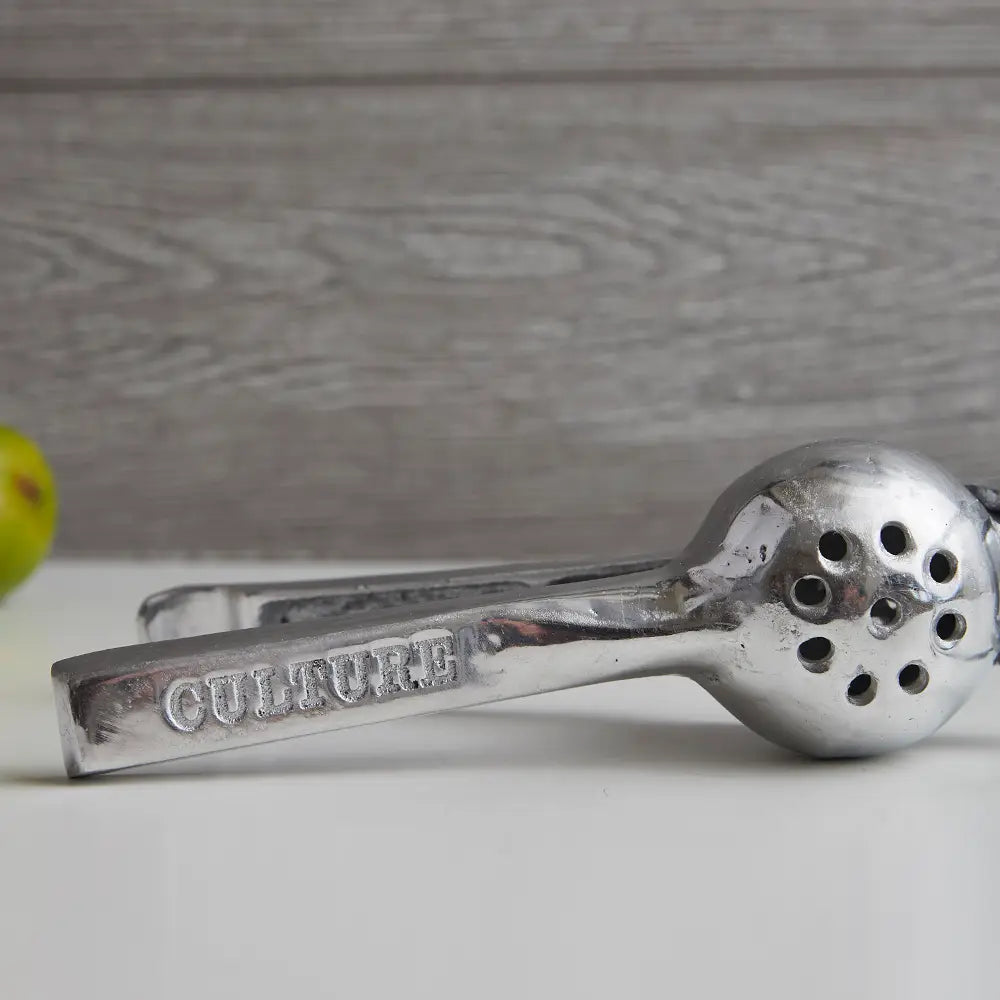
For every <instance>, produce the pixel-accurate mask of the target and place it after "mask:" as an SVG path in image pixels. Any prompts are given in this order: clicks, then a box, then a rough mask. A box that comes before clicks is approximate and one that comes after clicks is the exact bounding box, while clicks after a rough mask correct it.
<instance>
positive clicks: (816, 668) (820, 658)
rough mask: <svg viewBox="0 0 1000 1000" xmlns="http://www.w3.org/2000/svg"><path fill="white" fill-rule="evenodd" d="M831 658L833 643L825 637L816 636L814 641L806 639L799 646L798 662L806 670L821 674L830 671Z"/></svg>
mask: <svg viewBox="0 0 1000 1000" xmlns="http://www.w3.org/2000/svg"><path fill="white" fill-rule="evenodd" d="M832 657H833V643H832V642H830V640H829V639H827V638H826V637H825V636H822V635H818V636H816V637H815V638H814V639H806V641H805V642H803V643H802V644H801V645H800V646H799V660H800V661H801V663H802V666H804V667H805V668H806V670H808V671H810V672H811V673H814V674H821V673H823V672H824V671H827V670H829V669H830V660H831V659H832Z"/></svg>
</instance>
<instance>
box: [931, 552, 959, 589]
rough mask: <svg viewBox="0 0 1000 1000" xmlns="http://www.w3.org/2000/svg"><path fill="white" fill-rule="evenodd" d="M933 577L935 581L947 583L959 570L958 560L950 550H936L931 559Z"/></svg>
mask: <svg viewBox="0 0 1000 1000" xmlns="http://www.w3.org/2000/svg"><path fill="white" fill-rule="evenodd" d="M929 569H930V574H931V579H932V580H933V581H934V582H935V583H947V582H948V581H949V580H953V579H954V578H955V574H956V573H957V572H958V561H957V560H956V559H955V557H954V556H953V555H952V554H951V553H950V552H935V553H934V555H932V556H931V561H930V566H929Z"/></svg>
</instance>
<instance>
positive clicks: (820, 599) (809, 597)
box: [792, 576, 830, 608]
mask: <svg viewBox="0 0 1000 1000" xmlns="http://www.w3.org/2000/svg"><path fill="white" fill-rule="evenodd" d="M792 594H793V596H794V597H795V600H796V602H797V603H799V604H801V605H803V606H804V607H807V608H815V607H818V606H819V605H820V604H823V603H824V602H825V601H826V599H827V598H828V597H829V596H830V591H829V589H828V588H827V586H826V583H825V582H824V581H823V580H821V579H820V578H819V577H818V576H804V577H802V579H801V580H798V581H797V582H796V584H795V588H794V590H793V591H792Z"/></svg>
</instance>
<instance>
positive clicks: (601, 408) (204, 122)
mask: <svg viewBox="0 0 1000 1000" xmlns="http://www.w3.org/2000/svg"><path fill="white" fill-rule="evenodd" d="M0 144H2V148H3V149H4V151H5V152H4V156H3V157H2V158H0V302H2V303H3V310H2V314H0V420H5V421H10V422H13V423H15V424H17V425H20V426H21V427H23V428H24V429H25V430H26V431H28V432H30V433H33V434H35V435H37V436H38V437H39V438H40V439H41V440H42V442H43V443H44V444H45V446H46V447H47V448H48V449H49V451H50V452H51V454H52V456H53V459H54V461H55V463H56V466H57V470H58V472H59V474H60V477H61V480H62V483H63V488H64V499H65V515H64V526H63V532H62V536H61V542H60V545H61V550H62V551H63V552H73V553H83V552H121V553H133V552H144V553H150V552H181V551H183V552H202V551H206V550H211V551H217V552H256V553H265V554H266V553H272V554H274V553H282V554H288V553H289V552H301V553H308V554H326V555H338V556H390V555H392V556H397V557H402V556H431V557H437V558H445V557H459V558H473V557H481V556H482V557H486V556H493V557H501V558H502V557H514V556H520V555H529V554H542V553H556V552H561V553H565V552H583V551H588V550H589V551H593V552H612V553H615V552H617V553H624V552H628V551H634V550H643V549H650V550H663V549H669V548H671V547H673V546H674V545H676V544H677V543H679V542H680V541H683V540H684V539H685V538H686V537H687V536H688V535H689V533H690V531H691V530H692V528H693V527H694V525H695V522H696V521H697V520H698V519H699V518H700V516H701V514H702V513H703V511H704V509H705V504H706V502H707V500H709V499H711V498H712V497H714V496H715V495H716V493H717V491H718V490H719V488H720V487H721V486H722V485H723V484H724V483H725V482H727V481H728V480H729V479H731V478H732V477H733V476H734V475H735V474H736V473H737V472H739V471H740V470H742V469H744V468H746V467H747V466H748V465H750V464H752V463H753V462H755V461H756V460H758V459H762V458H764V457H766V456H767V455H768V454H770V453H772V452H774V451H775V450H777V449H779V448H781V447H785V446H790V445H792V444H795V443H798V442H801V441H803V440H805V439H810V438H817V437H826V436H834V435H849V436H863V437H872V436H874V437H881V438H885V439H888V440H890V441H894V442H897V443H903V444H909V445H912V446H916V447H919V448H922V449H923V450H925V451H927V452H929V453H930V454H932V455H933V456H935V457H937V458H938V459H940V460H943V461H945V462H947V463H948V464H949V465H950V466H951V467H952V468H953V469H954V470H955V471H956V472H958V473H960V474H961V475H963V476H966V477H969V479H971V480H976V479H982V480H991V479H994V478H995V474H996V473H997V472H1000V456H998V454H997V441H998V432H1000V415H998V414H1000V410H998V407H997V406H996V384H997V373H998V370H1000V369H998V365H1000V336H998V332H997V310H998V306H1000V270H998V267H997V264H998V251H1000V199H998V198H997V192H998V190H1000V82H989V81H985V82H984V81H951V82H944V81H938V82H934V83H919V82H914V81H904V82H896V83H892V82H877V83H871V82H869V83H863V82H854V83H851V82H843V83H838V84H803V85H801V86H796V87H789V86H786V85H781V84H754V85H742V86H736V85H725V84H717V85H710V86H709V85H703V86H687V85H681V84H651V83H647V84H635V85H621V86H617V87H606V86H594V87H586V86H541V87H532V86H528V85H523V86H519V87H511V88H500V87H466V88H460V89H453V90H451V89H445V88H405V87H404V88H391V87H379V88H343V89H339V90H330V89H316V90H309V89H302V90H283V91H279V92H261V93H234V92H228V93H213V94H202V93H179V94H178V93H163V92H154V93H145V94H123V95H115V94H83V95H70V94H48V95H35V96H30V97H26V96H24V95H20V96H16V97H14V96H8V97H6V98H3V99H0Z"/></svg>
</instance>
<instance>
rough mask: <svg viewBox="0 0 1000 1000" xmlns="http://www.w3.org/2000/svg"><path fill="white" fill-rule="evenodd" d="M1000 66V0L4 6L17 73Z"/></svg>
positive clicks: (275, 76) (42, 76) (122, 76)
mask: <svg viewBox="0 0 1000 1000" xmlns="http://www.w3.org/2000/svg"><path fill="white" fill-rule="evenodd" d="M998 68H1000V3H998V2H997V0H989V2H986V3H972V2H959V3H952V2H949V0H906V2H898V0H870V2H866V3H856V2H852V0H794V2H792V0H771V2H768V3H761V2H760V0H729V2H719V0H704V2H703V0H282V2H274V0H241V2H239V3H232V2H230V0H150V2H143V3H137V2H135V0H82V2H74V0H8V2H6V3H4V4H3V6H2V8H0V77H3V78H4V79H5V81H6V83H7V85H8V86H10V85H11V84H14V83H17V82H20V83H22V84H23V83H24V82H25V81H35V82H36V83H40V84H44V85H48V86H51V85H52V84H53V82H58V81H78V82H85V81H86V82H89V83H91V84H99V83H101V82H102V81H104V82H107V81H146V82H150V81H161V82H166V83H168V84H169V83H174V84H176V83H179V82H183V81H189V82H191V81H195V82H197V81H201V82H207V81H208V80H212V79H213V78H215V82H216V83H218V82H220V79H221V80H222V81H225V80H230V81H234V80H235V81H243V82H247V81H249V80H254V79H257V80H260V79H263V80H269V81H277V80H302V79H308V78H310V77H327V78H337V79H364V80H371V79H376V78H381V77H390V78H391V77H400V76H406V75H417V76H428V75H429V76H431V77H437V78H441V77H444V78H447V77H448V76H449V75H451V76H454V75H456V74H458V75H469V76H473V77H482V76H487V77H501V78H503V77H511V76H514V77H516V76H519V75H524V74H527V75H529V76H530V75H531V74H546V73H549V74H573V73H576V74H581V73H582V74H588V73H590V74H601V73H604V74H622V73H624V74H628V73H649V72H665V73H698V72H707V73H716V72H719V71H728V72H768V71H775V70H777V71H793V72H795V71H804V72H808V73H816V72H831V71H833V72H841V73H845V74H851V73H855V72H858V71H859V70H860V71H875V72H885V71H887V70H907V71H915V70H938V71H940V70H948V71H958V72H962V73H968V72H970V71H977V72H978V71H994V72H995V71H996V70H997V69H998Z"/></svg>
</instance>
